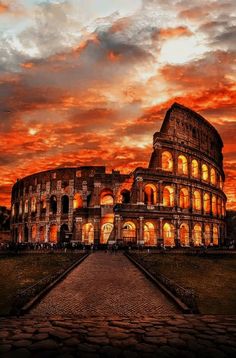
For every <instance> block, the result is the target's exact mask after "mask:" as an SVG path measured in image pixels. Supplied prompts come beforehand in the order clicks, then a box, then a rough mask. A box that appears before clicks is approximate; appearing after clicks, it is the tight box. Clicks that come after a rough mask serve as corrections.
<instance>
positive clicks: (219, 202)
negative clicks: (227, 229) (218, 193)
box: [217, 198, 222, 216]
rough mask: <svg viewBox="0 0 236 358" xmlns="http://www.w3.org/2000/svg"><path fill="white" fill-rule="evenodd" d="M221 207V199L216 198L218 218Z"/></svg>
mask: <svg viewBox="0 0 236 358" xmlns="http://www.w3.org/2000/svg"><path fill="white" fill-rule="evenodd" d="M221 206H222V200H221V198H218V200H217V213H218V215H219V216H221Z"/></svg>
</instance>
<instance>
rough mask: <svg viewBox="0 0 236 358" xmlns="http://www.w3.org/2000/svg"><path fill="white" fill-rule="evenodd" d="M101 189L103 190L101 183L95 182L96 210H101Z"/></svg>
mask: <svg viewBox="0 0 236 358" xmlns="http://www.w3.org/2000/svg"><path fill="white" fill-rule="evenodd" d="M100 188H101V183H98V182H95V183H94V207H95V208H99V207H100V197H99V194H100Z"/></svg>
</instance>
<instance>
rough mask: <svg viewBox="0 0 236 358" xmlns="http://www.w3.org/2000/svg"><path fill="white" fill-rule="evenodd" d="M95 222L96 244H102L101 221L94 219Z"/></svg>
mask: <svg viewBox="0 0 236 358" xmlns="http://www.w3.org/2000/svg"><path fill="white" fill-rule="evenodd" d="M93 222H94V244H95V245H98V244H99V243H100V220H99V219H98V218H94V219H93Z"/></svg>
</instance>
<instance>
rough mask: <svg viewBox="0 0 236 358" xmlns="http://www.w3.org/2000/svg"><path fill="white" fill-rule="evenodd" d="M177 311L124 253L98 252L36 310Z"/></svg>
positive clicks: (131, 313) (57, 312)
mask: <svg viewBox="0 0 236 358" xmlns="http://www.w3.org/2000/svg"><path fill="white" fill-rule="evenodd" d="M174 313H178V310H177V308H176V307H175V306H174V304H172V302H170V301H169V300H168V299H167V297H166V296H164V294H163V293H162V292H160V291H159V290H158V288H157V287H156V286H155V285H154V284H153V283H151V282H150V281H149V280H148V279H147V278H146V277H145V276H144V275H143V274H142V273H141V272H140V271H139V270H138V269H137V268H136V267H135V266H134V265H133V264H132V263H131V262H130V261H129V260H128V259H127V258H126V257H125V256H124V255H123V254H122V253H116V254H114V253H113V254H111V253H105V252H96V253H93V254H91V255H90V256H89V257H88V258H87V259H86V260H85V261H84V262H83V263H81V264H80V265H79V266H78V267H77V268H75V269H74V270H73V271H72V272H71V273H70V274H69V275H68V276H67V277H66V278H65V279H64V280H63V281H62V282H61V283H59V284H58V285H57V286H56V287H55V288H53V290H52V291H50V292H49V293H48V294H47V295H46V296H45V297H44V298H43V299H42V301H41V302H40V303H39V304H38V306H36V307H35V308H34V309H32V311H31V314H34V315H43V316H45V315H63V316H82V317H84V316H86V317H91V316H103V317H104V316H114V315H115V316H123V317H124V316H127V317H130V316H131V317H134V316H136V317H137V316H139V315H141V316H143V315H147V316H152V315H156V314H164V315H165V314H174Z"/></svg>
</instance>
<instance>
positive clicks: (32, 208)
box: [31, 196, 37, 213]
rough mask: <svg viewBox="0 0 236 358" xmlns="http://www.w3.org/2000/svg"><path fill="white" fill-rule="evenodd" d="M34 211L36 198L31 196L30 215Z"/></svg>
mask: <svg viewBox="0 0 236 358" xmlns="http://www.w3.org/2000/svg"><path fill="white" fill-rule="evenodd" d="M36 209H37V208H36V198H35V197H34V196H33V197H32V198H31V213H35V212H36Z"/></svg>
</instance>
